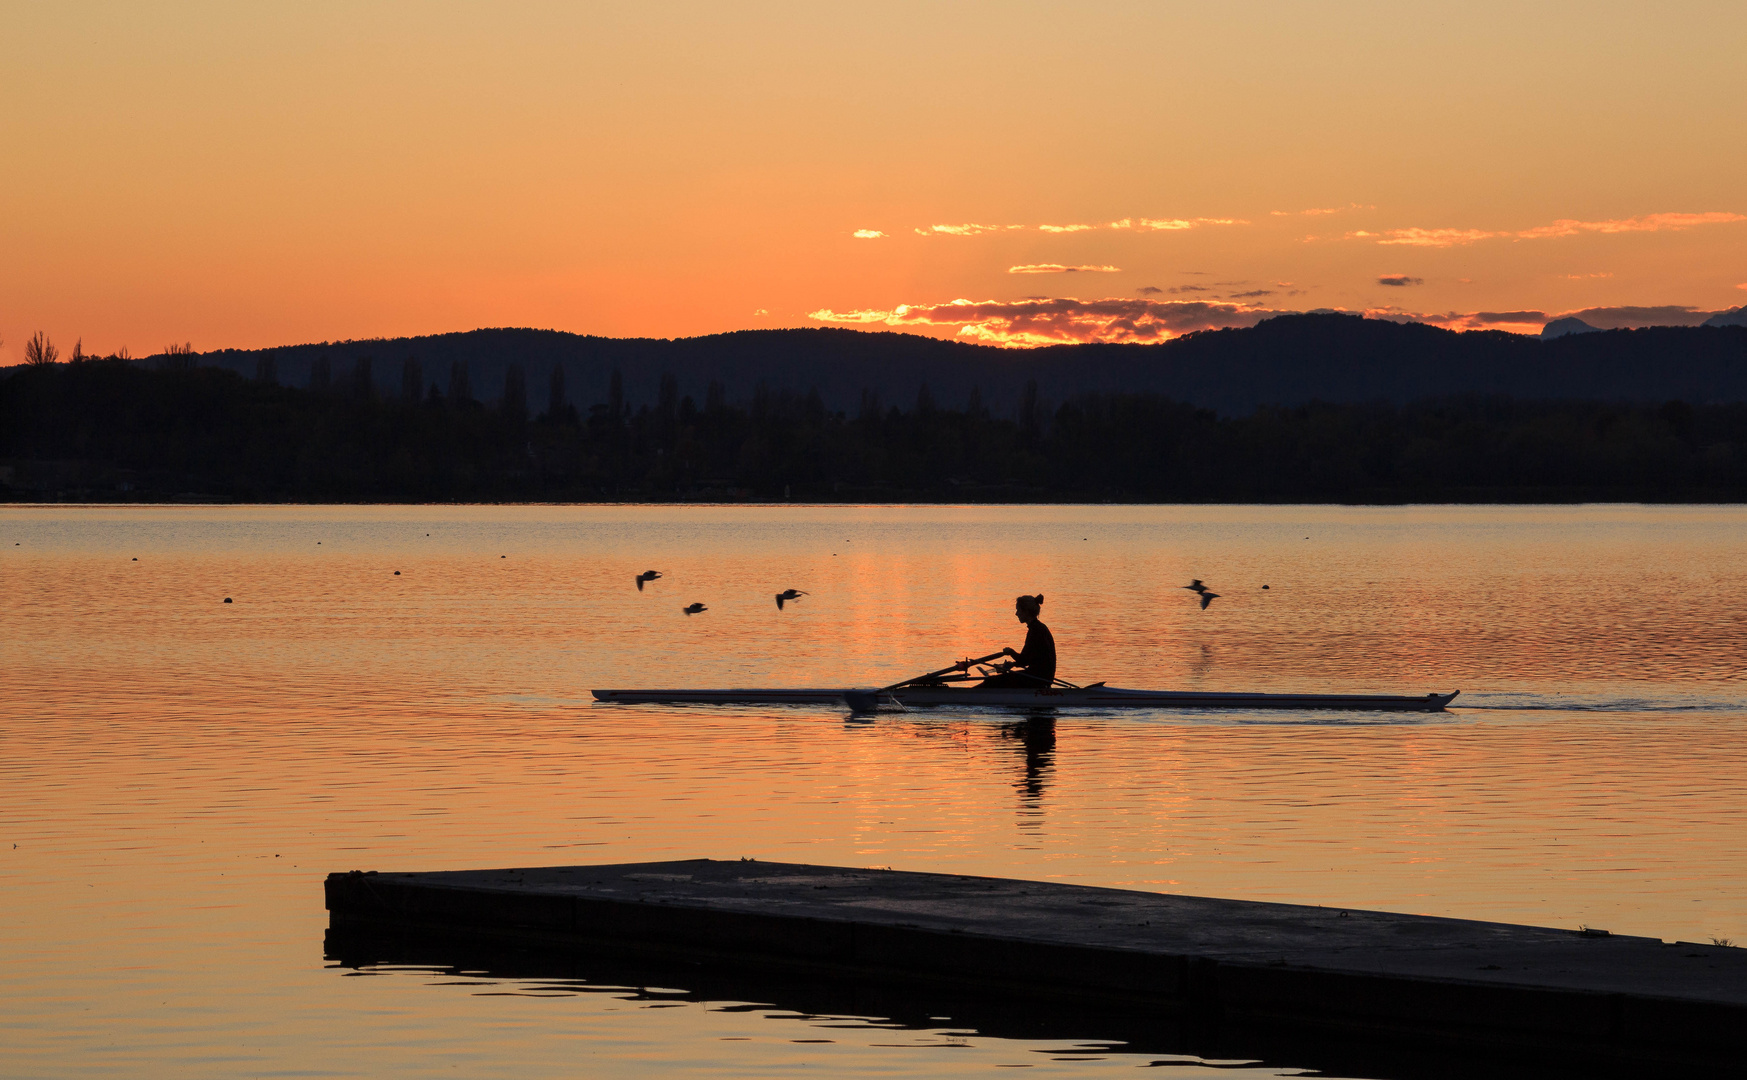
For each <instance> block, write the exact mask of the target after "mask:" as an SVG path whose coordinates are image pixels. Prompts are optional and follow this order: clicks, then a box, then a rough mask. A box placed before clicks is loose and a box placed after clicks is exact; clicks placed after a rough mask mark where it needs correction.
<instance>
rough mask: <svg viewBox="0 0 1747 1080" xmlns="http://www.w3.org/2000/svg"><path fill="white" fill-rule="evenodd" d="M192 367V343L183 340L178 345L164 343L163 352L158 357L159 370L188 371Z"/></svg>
mask: <svg viewBox="0 0 1747 1080" xmlns="http://www.w3.org/2000/svg"><path fill="white" fill-rule="evenodd" d="M193 367H194V345H193V343H192V342H187V341H184V342H183V343H182V344H180V345H175V344H171V345H166V346H164V352H163V354H162V355H160V356H159V357H158V369H159V370H160V371H189V370H192V369H193Z"/></svg>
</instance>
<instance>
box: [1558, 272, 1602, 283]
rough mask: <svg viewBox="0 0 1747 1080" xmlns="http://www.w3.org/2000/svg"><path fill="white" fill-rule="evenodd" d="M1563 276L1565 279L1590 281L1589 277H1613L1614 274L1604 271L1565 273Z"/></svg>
mask: <svg viewBox="0 0 1747 1080" xmlns="http://www.w3.org/2000/svg"><path fill="white" fill-rule="evenodd" d="M1561 276H1562V277H1564V279H1565V280H1566V281H1588V280H1589V279H1590V278H1604V277H1613V274H1611V273H1602V274H1563V275H1561Z"/></svg>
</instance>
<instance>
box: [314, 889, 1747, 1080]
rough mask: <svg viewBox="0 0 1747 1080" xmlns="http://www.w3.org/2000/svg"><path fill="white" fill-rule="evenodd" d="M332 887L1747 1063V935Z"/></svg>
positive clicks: (1253, 1006) (1102, 989) (1305, 911)
mask: <svg viewBox="0 0 1747 1080" xmlns="http://www.w3.org/2000/svg"><path fill="white" fill-rule="evenodd" d="M822 894H830V895H822ZM326 895H327V906H328V910H329V912H330V913H331V920H332V925H333V927H334V928H335V929H336V930H340V929H350V930H358V929H377V930H390V931H417V932H420V933H424V934H459V935H465V936H468V937H470V938H477V939H491V940H496V941H501V942H514V943H519V944H523V945H531V946H545V947H555V948H569V949H586V948H590V947H597V948H612V949H616V950H626V949H631V950H636V951H640V952H647V953H649V954H651V955H659V956H666V957H670V958H674V959H683V960H687V961H702V962H705V963H712V962H713V963H725V964H745V963H753V964H758V965H764V966H779V967H784V968H789V969H794V970H804V971H812V972H835V973H843V974H852V975H856V976H862V977H870V978H878V979H884V980H917V979H921V980H928V981H932V982H938V983H946V984H952V985H955V986H958V987H966V988H977V987H981V988H986V989H988V990H991V991H995V992H999V993H1002V994H1007V995H1019V996H1026V997H1041V998H1057V999H1062V998H1072V999H1078V1000H1083V1001H1092V1002H1107V1003H1110V1004H1112V1005H1117V1004H1120V1005H1122V1006H1123V1007H1127V1008H1134V1007H1139V1008H1146V1009H1158V1010H1160V1012H1161V1014H1172V1015H1177V1016H1186V1017H1188V1018H1190V1019H1191V1020H1193V1021H1194V1022H1195V1023H1197V1024H1199V1025H1202V1026H1206V1025H1219V1024H1222V1023H1237V1024H1243V1025H1246V1026H1252V1027H1253V1026H1255V1025H1258V1024H1262V1025H1265V1024H1268V1023H1271V1022H1279V1023H1286V1024H1291V1025H1293V1026H1295V1027H1299V1028H1304V1027H1309V1028H1313V1029H1316V1030H1319V1031H1323V1032H1326V1033H1345V1034H1347V1035H1349V1036H1351V1037H1353V1038H1366V1037H1386V1038H1391V1039H1397V1040H1399V1039H1412V1040H1431V1041H1433V1042H1435V1043H1436V1044H1438V1045H1441V1046H1447V1047H1451V1048H1461V1047H1466V1048H1469V1049H1475V1050H1485V1051H1488V1052H1496V1051H1503V1050H1507V1049H1510V1048H1518V1049H1523V1050H1533V1051H1536V1052H1538V1053H1551V1054H1555V1055H1560V1056H1571V1057H1572V1060H1578V1059H1583V1060H1590V1061H1596V1062H1608V1063H1616V1064H1617V1063H1634V1067H1645V1068H1651V1069H1661V1068H1666V1067H1674V1066H1679V1067H1690V1066H1706V1067H1716V1066H1724V1067H1727V1068H1728V1069H1730V1070H1736V1069H1743V1068H1747V1062H1744V1060H1743V1059H1744V1058H1747V1054H1744V1053H1743V1041H1742V1038H1741V1034H1740V1033H1741V1032H1743V1031H1747V950H1735V949H1725V948H1719V947H1714V946H1697V945H1688V944H1685V943H1682V944H1680V945H1678V946H1668V945H1664V944H1663V943H1661V942H1660V941H1656V940H1654V939H1646V938H1625V937H1609V936H1605V935H1602V936H1586V935H1583V934H1581V933H1578V932H1576V931H1560V930H1550V929H1545V928H1537V927H1517V926H1510V925H1507V924H1497V923H1479V922H1468V921H1464V920H1455V919H1438V918H1432V917H1427V916H1412V915H1399V914H1392V913H1382V912H1367V911H1358V910H1348V911H1337V910H1334V909H1325V908H1305V907H1298V906H1294V905H1283V904H1265V903H1255V902H1246V901H1235V900H1212V899H1207V898H1198V897H1181V896H1171V895H1167V894H1155V893H1144V892H1133V891H1129V890H1117V889H1101V888H1096V887H1091V886H1079V885H1062V884H1057V883H1049V882H1032V881H1016V880H1012V879H1003V878H980V877H972V876H966V875H949V874H929V873H914V872H904V871H881V870H863V869H856V868H846V867H832V866H811V865H805V864H785V863H764V862H749V861H748V862H718V861H714V860H688V861H681V862H663V863H636V864H614V865H603V866H571V867H546V868H528V869H511V870H486V871H439V872H430V873H375V872H364V873H360V872H357V871H353V872H349V873H338V874H332V875H330V876H329V877H328V878H327V881H326ZM1140 916H1147V917H1146V918H1140ZM1118 919H1120V920H1121V921H1120V922H1119V921H1117V920H1118ZM1155 923H1156V924H1157V925H1155ZM1481 961H1484V962H1481ZM1695 961H1697V962H1696V963H1695ZM1513 965H1514V966H1513Z"/></svg>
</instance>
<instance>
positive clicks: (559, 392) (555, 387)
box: [546, 364, 565, 420]
mask: <svg viewBox="0 0 1747 1080" xmlns="http://www.w3.org/2000/svg"><path fill="white" fill-rule="evenodd" d="M564 404H565V402H564V365H563V364H553V365H552V381H551V383H550V384H549V385H548V387H547V390H546V415H547V416H550V417H551V418H552V419H554V420H556V419H558V414H559V413H561V412H563V411H564Z"/></svg>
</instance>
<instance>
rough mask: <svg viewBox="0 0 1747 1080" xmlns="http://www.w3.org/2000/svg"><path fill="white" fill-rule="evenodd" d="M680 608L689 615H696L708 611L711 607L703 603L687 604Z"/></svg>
mask: <svg viewBox="0 0 1747 1080" xmlns="http://www.w3.org/2000/svg"><path fill="white" fill-rule="evenodd" d="M680 610H681V611H683V612H685V613H686V614H687V615H696V614H697V613H698V612H700V611H708V610H710V609H709V608H707V607H705V606H704V605H702V604H687V605H686V606H685V607H683V608H681V609H680Z"/></svg>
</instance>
